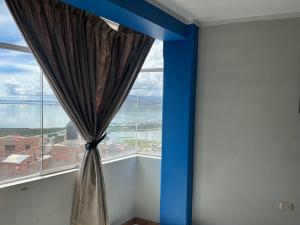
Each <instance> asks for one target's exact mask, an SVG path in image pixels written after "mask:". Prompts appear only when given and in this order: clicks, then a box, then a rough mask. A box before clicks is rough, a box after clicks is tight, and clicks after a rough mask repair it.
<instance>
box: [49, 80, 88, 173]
mask: <svg viewBox="0 0 300 225" xmlns="http://www.w3.org/2000/svg"><path fill="white" fill-rule="evenodd" d="M43 90H44V93H43V135H44V147H43V155H44V156H43V157H44V161H43V170H51V169H57V168H62V169H63V167H66V168H68V167H75V166H77V165H78V164H79V162H81V159H82V157H83V150H84V144H85V142H84V140H83V139H82V138H81V136H80V135H79V132H78V130H77V128H75V126H74V125H73V123H72V122H71V121H70V119H69V117H68V115H67V114H66V112H65V111H64V109H63V108H62V106H61V105H60V103H59V102H58V100H57V98H56V96H55V95H54V93H53V91H52V90H51V88H50V86H49V84H48V82H47V80H46V79H45V77H43Z"/></svg>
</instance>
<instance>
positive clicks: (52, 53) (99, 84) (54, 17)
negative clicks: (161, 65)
mask: <svg viewBox="0 0 300 225" xmlns="http://www.w3.org/2000/svg"><path fill="white" fill-rule="evenodd" d="M6 3H7V5H8V7H9V9H10V11H11V13H12V15H13V17H14V18H15V20H16V22H17V24H18V26H19V28H20V30H21V32H22V33H23V35H24V37H25V39H26V41H27V43H28V45H29V47H30V48H31V50H32V52H33V54H34V55H35V57H36V59H37V60H38V62H39V64H40V66H41V67H42V69H43V71H44V72H45V76H46V78H47V80H48V82H49V83H50V86H51V88H52V89H53V91H54V93H55V94H56V96H57V97H58V99H59V101H60V103H61V104H62V106H63V108H64V109H65V111H66V112H67V114H68V115H69V117H70V118H71V120H72V121H73V123H74V124H75V125H76V127H77V128H78V130H79V132H80V133H81V135H82V137H83V138H84V139H85V140H86V141H87V145H86V151H85V155H84V159H83V162H82V165H81V169H80V173H79V179H78V185H77V188H76V193H75V197H74V204H73V213H72V225H108V224H109V220H108V216H107V207H106V200H105V187H104V178H103V173H102V166H101V157H100V154H99V151H98V150H97V144H98V143H99V142H100V141H101V140H102V139H103V137H104V132H105V130H106V128H107V127H108V125H109V123H110V121H111V120H112V119H113V117H114V116H115V114H116V113H117V111H118V109H119V108H120V106H121V105H122V103H123V101H124V100H125V98H126V96H127V95H128V93H129V91H130V89H131V87H132V85H133V83H134V81H135V79H136V77H137V75H138V73H139V72H140V70H141V67H142V65H143V63H144V61H145V59H146V56H147V54H148V52H149V50H150V48H151V46H152V44H153V41H154V40H153V39H152V38H150V37H147V36H145V35H143V34H141V33H137V32H134V31H132V30H129V29H126V28H124V27H120V28H119V30H118V31H115V30H113V29H112V28H110V27H109V26H108V25H107V24H106V22H105V21H103V20H102V19H101V18H100V17H97V16H95V15H92V14H90V13H87V12H85V11H83V10H81V9H78V8H74V7H72V6H70V5H66V4H64V3H62V2H60V1H58V0H6Z"/></svg>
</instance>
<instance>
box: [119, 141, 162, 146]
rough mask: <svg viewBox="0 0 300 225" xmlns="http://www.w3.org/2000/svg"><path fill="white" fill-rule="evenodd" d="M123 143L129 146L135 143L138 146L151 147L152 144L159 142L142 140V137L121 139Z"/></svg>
mask: <svg viewBox="0 0 300 225" xmlns="http://www.w3.org/2000/svg"><path fill="white" fill-rule="evenodd" d="M123 142H124V143H125V144H127V145H128V146H130V147H135V144H136V143H137V145H138V147H139V148H151V147H153V146H159V145H160V143H159V142H158V141H153V140H150V141H149V140H143V139H137V140H135V139H126V140H124V141H123Z"/></svg>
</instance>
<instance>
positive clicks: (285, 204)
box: [279, 202, 294, 211]
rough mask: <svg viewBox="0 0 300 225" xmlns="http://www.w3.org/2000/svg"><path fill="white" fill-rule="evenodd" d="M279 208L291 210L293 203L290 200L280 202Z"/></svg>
mask: <svg viewBox="0 0 300 225" xmlns="http://www.w3.org/2000/svg"><path fill="white" fill-rule="evenodd" d="M279 209H280V210H283V211H293V209H294V205H293V203H292V202H280V203H279Z"/></svg>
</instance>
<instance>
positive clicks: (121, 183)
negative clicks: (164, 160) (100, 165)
mask: <svg viewBox="0 0 300 225" xmlns="http://www.w3.org/2000/svg"><path fill="white" fill-rule="evenodd" d="M76 176H77V173H76V172H72V173H67V174H63V175H58V176H53V177H50V178H45V179H41V180H37V181H33V182H29V183H25V184H19V185H15V186H10V187H6V188H1V189H0V225H68V224H70V215H71V205H72V199H73V192H74V185H75V179H76ZM104 176H105V180H106V192H107V201H108V211H109V216H110V221H111V224H112V225H120V223H122V222H125V221H126V220H129V219H131V218H132V217H135V216H140V215H142V216H145V217H146V218H148V219H152V220H156V219H157V218H158V215H159V191H160V187H159V183H160V160H158V159H147V158H136V157H135V158H130V159H125V160H121V161H117V162H112V163H109V164H105V165H104ZM145 176H147V177H145ZM141 188H142V189H141ZM148 200H149V201H148ZM150 200H151V201H150ZM136 206H138V208H139V210H137V207H136ZM140 209H143V210H140Z"/></svg>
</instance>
